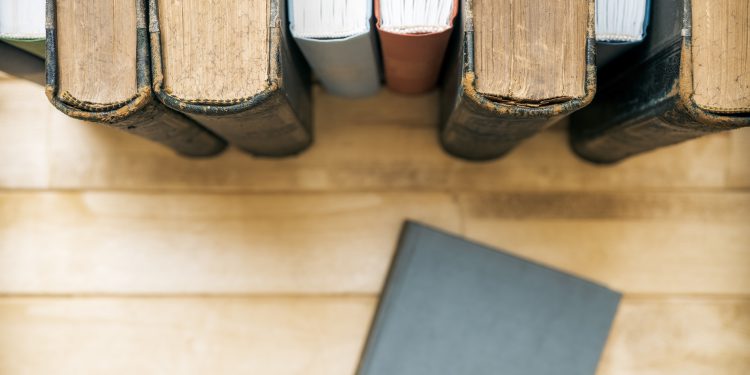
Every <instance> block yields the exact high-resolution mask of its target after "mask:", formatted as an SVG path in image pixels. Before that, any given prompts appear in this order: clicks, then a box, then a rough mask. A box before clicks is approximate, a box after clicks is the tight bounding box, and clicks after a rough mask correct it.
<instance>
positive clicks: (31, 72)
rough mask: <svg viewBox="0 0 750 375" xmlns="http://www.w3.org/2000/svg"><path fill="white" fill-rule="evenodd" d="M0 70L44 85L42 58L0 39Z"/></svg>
mask: <svg viewBox="0 0 750 375" xmlns="http://www.w3.org/2000/svg"><path fill="white" fill-rule="evenodd" d="M0 56H2V58H0V71H3V72H5V73H8V74H10V75H12V76H16V77H18V78H21V79H25V80H27V81H31V82H34V83H36V84H39V85H42V86H44V83H45V81H44V59H42V58H40V57H39V56H36V55H33V54H31V53H29V52H26V51H24V50H21V49H19V48H16V47H14V46H12V45H10V44H7V43H4V42H2V41H0Z"/></svg>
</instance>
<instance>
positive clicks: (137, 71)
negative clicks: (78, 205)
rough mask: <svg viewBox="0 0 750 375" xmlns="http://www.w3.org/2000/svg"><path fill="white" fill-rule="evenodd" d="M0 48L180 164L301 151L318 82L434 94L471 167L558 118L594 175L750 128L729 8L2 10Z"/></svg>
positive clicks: (435, 0) (545, 4) (72, 109)
mask: <svg viewBox="0 0 750 375" xmlns="http://www.w3.org/2000/svg"><path fill="white" fill-rule="evenodd" d="M115 14H116V15H118V16H117V17H114V16H113V15H115ZM126 30H130V32H125V31H126ZM0 40H3V41H4V42H5V43H10V44H12V45H13V46H12V47H11V46H10V45H8V44H2V43H0V53H2V56H3V57H2V59H0V69H4V70H7V71H9V72H10V73H12V74H14V73H15V74H18V75H22V76H27V77H31V78H32V79H37V80H38V79H40V76H41V75H40V74H39V72H38V70H35V68H34V66H40V64H41V62H40V61H39V59H36V58H34V57H32V56H31V55H26V54H24V52H20V51H21V49H25V50H26V51H28V52H31V53H32V54H36V55H39V56H44V57H46V62H45V66H44V70H45V73H46V74H45V76H44V83H45V85H46V92H47V95H48V97H49V99H50V101H51V102H52V104H53V105H54V106H55V107H57V108H58V109H59V110H60V111H62V112H64V113H65V114H67V115H69V116H72V117H75V118H78V119H83V120H87V121H92V122H99V123H103V124H107V125H109V126H112V127H115V128H118V129H122V130H125V131H128V132H131V133H134V134H137V135H140V136H143V137H146V138H149V139H151V140H154V141H156V142H160V143H162V144H164V145H167V146H169V147H171V148H173V149H175V150H176V151H177V152H179V153H181V154H184V155H189V156H210V155H214V154H217V153H218V152H220V151H221V150H222V149H224V148H225V146H226V144H227V142H228V143H231V144H233V145H235V146H237V147H239V148H241V149H243V150H245V151H247V152H249V153H252V154H254V155H260V156H286V155H292V154H296V153H299V152H301V151H303V150H304V149H305V148H307V147H308V146H309V145H310V144H311V143H312V141H313V124H312V118H313V116H312V111H313V110H314V106H313V105H312V100H313V99H312V95H311V85H312V82H313V80H314V79H317V80H318V81H319V82H320V83H321V85H322V86H323V87H324V89H326V90H327V91H329V92H330V93H332V94H335V95H342V96H347V97H362V96H367V95H372V94H374V93H376V92H378V91H379V90H380V88H381V82H383V81H385V84H386V86H387V87H388V88H389V89H390V90H393V91H395V92H398V93H401V94H405V95H409V94H419V93H423V92H427V91H430V90H432V89H434V88H435V87H439V89H440V90H441V104H440V106H439V109H436V110H439V111H440V118H441V122H440V126H439V129H437V131H438V134H439V139H440V142H441V143H442V146H443V147H444V148H445V150H447V151H448V152H449V153H451V154H453V155H456V156H458V157H462V158H466V159H472V160H487V159H493V158H498V157H501V156H502V155H504V154H506V153H507V152H508V151H510V150H511V149H513V148H514V147H516V146H517V145H518V144H520V143H521V142H522V141H523V140H525V139H527V138H529V137H531V136H532V135H534V134H535V133H537V132H538V131H540V130H541V129H544V128H545V127H547V126H549V125H551V124H553V123H555V122H557V121H559V120H560V119H562V118H563V117H566V116H569V115H570V140H571V146H572V148H573V150H574V151H575V152H576V153H577V154H578V155H580V156H581V157H583V158H585V159H587V160H590V161H593V162H599V163H612V162H617V161H619V160H622V159H624V158H627V157H629V156H631V155H635V154H639V153H642V152H645V151H649V150H652V149H655V148H658V147H661V146H666V145H671V144H675V143H678V142H682V141H685V140H689V139H692V138H696V137H699V136H702V135H705V134H709V133H715V132H719V131H724V130H728V129H733V128H739V127H743V126H748V125H750V74H748V72H750V63H749V61H750V10H749V9H748V7H747V5H746V4H745V3H744V2H741V1H732V0H721V1H710V0H658V1H654V2H653V3H651V2H650V1H649V0H598V1H596V2H595V1H594V0H573V1H570V0H548V1H540V0H524V1H493V0H462V1H458V0H375V1H374V2H372V1H371V0H359V1H352V0H288V1H284V0H245V1H229V0H217V1H212V2H204V1H200V0H184V1H175V0H148V1H147V0H105V1H92V0H49V1H47V2H46V4H45V3H44V1H40V0H35V1H22V0H0ZM17 48H20V49H17ZM383 110H387V109H386V108H383Z"/></svg>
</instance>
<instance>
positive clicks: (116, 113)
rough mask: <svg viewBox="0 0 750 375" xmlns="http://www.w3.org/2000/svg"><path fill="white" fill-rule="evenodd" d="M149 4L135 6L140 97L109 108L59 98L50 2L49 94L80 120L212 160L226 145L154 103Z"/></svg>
mask: <svg viewBox="0 0 750 375" xmlns="http://www.w3.org/2000/svg"><path fill="white" fill-rule="evenodd" d="M145 1H146V0H138V1H137V3H136V5H137V6H136V17H137V22H138V25H137V30H135V31H136V33H137V38H136V72H137V78H136V80H137V90H138V94H137V95H136V96H135V97H134V98H133V99H131V100H128V101H125V102H123V103H118V104H117V105H113V106H107V107H106V108H104V107H101V108H92V107H94V106H92V105H91V104H90V103H86V102H82V101H79V100H77V99H75V98H68V99H65V100H63V99H62V98H61V97H60V96H59V92H58V91H59V90H58V89H59V82H58V74H57V73H58V65H57V64H58V59H57V27H56V24H57V14H56V4H55V0H50V1H47V21H46V28H47V31H46V33H47V38H46V39H47V60H46V88H45V91H46V94H47V98H48V99H49V100H50V102H51V103H52V104H53V105H54V106H55V107H56V108H57V109H58V110H60V111H61V112H63V113H65V114H66V115H68V116H70V117H73V118H77V119H80V120H85V121H91V122H95V123H100V124H106V125H108V126H109V127H112V128H116V129H119V130H123V131H126V132H129V133H132V134H136V135H139V136H142V137H145V138H147V139H150V140H152V141H154V142H157V143H161V144H163V145H165V146H168V147H170V148H172V149H174V150H175V151H176V152H178V153H180V154H182V155H185V156H193V157H201V156H212V155H215V154H217V153H219V152H221V151H222V150H224V148H225V146H226V143H225V142H224V141H223V140H221V139H220V138H218V137H216V136H215V135H213V134H212V133H211V132H209V131H208V130H206V129H204V128H202V127H201V126H200V125H198V124H196V123H194V122H193V121H191V120H190V119H188V118H186V117H184V116H182V115H180V114H178V113H174V112H172V111H170V110H168V109H167V108H165V107H163V106H161V105H160V104H159V103H157V102H156V101H155V100H153V96H152V91H151V75H150V73H149V70H150V69H149V65H148V64H149V60H150V58H149V46H148V31H147V28H146V6H145Z"/></svg>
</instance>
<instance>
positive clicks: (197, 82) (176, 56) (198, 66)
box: [158, 0, 270, 100]
mask: <svg viewBox="0 0 750 375" xmlns="http://www.w3.org/2000/svg"><path fill="white" fill-rule="evenodd" d="M269 1H270V0H213V1H205V0H159V1H158V4H159V23H160V25H159V26H160V31H161V48H162V57H163V60H162V62H163V64H164V85H165V89H166V90H168V91H171V93H172V94H173V95H175V96H177V97H178V98H182V99H189V100H199V99H203V100H228V99H239V98H246V97H249V96H252V95H255V94H257V93H258V92H260V91H261V90H263V89H265V88H266V86H267V85H268V82H267V78H268V67H269V58H270V55H269V51H270V49H269V43H268V38H269V24H268V22H269V17H270V16H269V14H268V11H269V8H270V6H269ZM185 41H190V42H189V43H186V42H185Z"/></svg>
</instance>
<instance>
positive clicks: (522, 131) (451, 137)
mask: <svg viewBox="0 0 750 375" xmlns="http://www.w3.org/2000/svg"><path fill="white" fill-rule="evenodd" d="M463 4H464V8H463V11H464V12H463V17H462V19H461V20H460V22H459V23H458V30H457V31H458V32H457V33H456V34H457V35H456V36H455V37H454V39H453V41H452V42H451V43H452V45H453V47H450V48H449V50H450V51H452V52H451V53H452V55H451V57H450V58H449V59H448V67H447V69H446V70H445V74H446V76H445V79H444V87H443V93H442V113H441V123H442V126H441V130H440V139H441V143H442V144H443V148H444V149H445V150H446V151H447V152H448V153H450V154H452V155H454V156H457V157H460V158H464V159H468V160H477V161H480V160H491V159H495V158H498V157H501V156H503V155H505V154H506V153H508V152H509V151H510V150H512V149H513V148H514V147H516V146H517V145H518V144H519V143H520V142H522V141H523V140H525V139H527V138H529V137H531V136H532V135H534V134H536V133H537V132H538V131H540V130H542V129H544V128H545V127H547V126H549V125H551V124H553V123H555V122H556V121H558V120H559V119H561V118H562V117H563V116H566V115H568V114H570V113H572V112H574V111H576V110H579V109H580V108H583V107H585V106H586V105H588V104H589V103H590V102H591V100H592V99H593V97H594V94H595V92H596V64H595V49H596V40H595V38H594V1H593V0H592V1H590V2H589V17H588V19H589V21H588V29H587V41H586V51H585V53H586V80H585V95H584V96H583V97H582V98H576V99H572V100H569V101H566V102H563V103H557V104H550V105H542V106H538V107H527V106H523V105H516V104H513V103H505V102H499V101H496V100H494V99H493V98H490V97H487V96H484V95H482V94H480V93H479V92H477V91H476V86H475V80H476V76H475V74H474V31H473V25H472V24H473V18H472V16H471V6H472V1H471V0H464V2H463Z"/></svg>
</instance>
